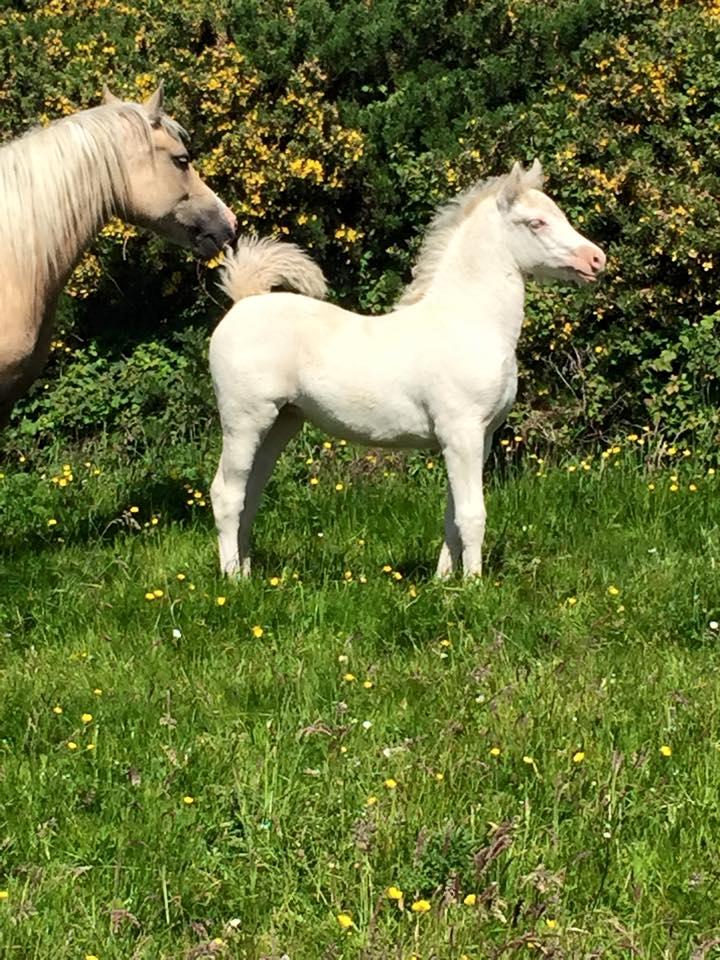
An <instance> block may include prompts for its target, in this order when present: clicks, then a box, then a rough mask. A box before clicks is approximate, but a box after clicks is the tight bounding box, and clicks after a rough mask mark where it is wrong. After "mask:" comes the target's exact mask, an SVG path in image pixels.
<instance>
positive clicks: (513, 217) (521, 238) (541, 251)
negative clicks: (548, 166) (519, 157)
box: [496, 160, 605, 283]
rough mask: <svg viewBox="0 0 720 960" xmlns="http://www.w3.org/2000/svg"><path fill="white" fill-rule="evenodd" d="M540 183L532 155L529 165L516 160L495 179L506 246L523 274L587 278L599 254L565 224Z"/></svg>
mask: <svg viewBox="0 0 720 960" xmlns="http://www.w3.org/2000/svg"><path fill="white" fill-rule="evenodd" d="M542 184H543V174H542V167H541V166H540V162H539V161H538V160H535V162H534V163H533V165H532V167H531V168H530V169H529V170H523V168H522V166H521V165H520V164H519V163H516V164H515V165H514V166H513V168H512V170H511V171H510V173H509V174H508V175H507V177H505V178H504V180H503V181H502V182H501V184H500V187H499V189H498V191H497V195H496V203H497V207H498V210H499V212H500V216H501V220H502V227H503V232H504V235H505V239H506V242H507V246H508V248H509V249H510V251H511V252H512V254H513V256H514V257H515V261H516V263H517V265H518V267H519V268H520V270H521V271H522V272H523V273H524V274H526V275H527V276H532V277H536V278H537V279H552V280H574V281H576V282H577V283H592V282H593V281H594V280H595V279H596V278H597V275H598V274H599V273H600V272H601V271H602V270H603V269H604V267H605V254H604V253H603V252H602V250H601V249H600V247H597V246H596V245H595V244H594V243H591V242H590V241H589V240H587V239H586V238H585V237H583V236H582V234H580V233H578V232H577V230H575V229H574V228H573V227H571V226H570V224H569V223H568V219H567V217H566V216H565V214H564V213H563V212H562V210H561V209H560V208H559V207H558V205H557V204H556V203H553V201H552V200H551V199H550V198H549V197H547V196H546V195H545V194H544V193H543V192H542Z"/></svg>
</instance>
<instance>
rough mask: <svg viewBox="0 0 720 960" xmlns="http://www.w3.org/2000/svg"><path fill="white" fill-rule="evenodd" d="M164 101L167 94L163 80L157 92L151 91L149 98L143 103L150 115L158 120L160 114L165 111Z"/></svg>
mask: <svg viewBox="0 0 720 960" xmlns="http://www.w3.org/2000/svg"><path fill="white" fill-rule="evenodd" d="M164 103H165V95H164V90H163V82H162V80H161V81H160V83H159V84H158V88H157V90H156V91H155V93H151V94H150V96H149V97H148V98H147V100H146V101H145V102H144V103H143V106H144V107H145V109H146V110H147V112H148V114H149V115H150V119H151V120H157V119H158V118H159V116H160V114H161V113H162V112H163V105H164Z"/></svg>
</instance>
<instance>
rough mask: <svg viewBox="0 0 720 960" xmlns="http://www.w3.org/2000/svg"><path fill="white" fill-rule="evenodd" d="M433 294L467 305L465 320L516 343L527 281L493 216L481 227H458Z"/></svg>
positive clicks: (463, 314)
mask: <svg viewBox="0 0 720 960" xmlns="http://www.w3.org/2000/svg"><path fill="white" fill-rule="evenodd" d="M427 298H432V299H434V300H441V301H444V302H445V303H448V304H449V303H452V304H456V305H460V304H462V308H461V311H460V315H461V318H462V319H466V320H467V322H469V323H472V324H473V325H477V324H480V325H482V326H483V327H492V328H494V329H495V330H497V331H498V332H499V333H500V334H501V335H502V336H503V338H505V339H507V340H508V341H509V342H510V343H512V345H513V347H514V346H515V344H516V343H517V341H518V338H519V336H520V330H521V328H522V322H523V312H524V306H525V281H524V279H523V276H522V273H521V272H520V270H519V268H518V266H517V263H516V262H515V259H514V257H513V256H512V255H511V254H510V252H509V251H508V250H507V248H506V247H505V246H504V245H503V243H502V242H501V241H500V239H499V231H498V230H497V229H493V223H492V220H491V222H490V223H488V224H487V226H485V225H483V224H481V225H480V226H479V228H478V227H477V226H475V225H474V224H473V223H472V222H471V221H470V220H468V222H467V223H466V224H465V225H464V226H463V227H461V228H460V229H459V230H457V231H456V233H455V235H454V236H453V237H452V238H451V239H450V242H449V244H448V248H447V250H446V252H445V254H444V256H443V258H442V260H441V261H440V264H439V266H438V269H437V271H436V274H435V276H434V278H433V281H432V283H431V285H430V287H429V289H428V293H427Z"/></svg>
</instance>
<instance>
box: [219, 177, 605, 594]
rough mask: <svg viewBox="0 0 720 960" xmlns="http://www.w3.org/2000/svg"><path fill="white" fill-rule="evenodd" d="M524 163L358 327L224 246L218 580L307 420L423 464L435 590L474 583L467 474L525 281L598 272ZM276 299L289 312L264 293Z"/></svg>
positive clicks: (282, 270) (310, 290) (448, 229)
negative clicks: (438, 488)
mask: <svg viewBox="0 0 720 960" xmlns="http://www.w3.org/2000/svg"><path fill="white" fill-rule="evenodd" d="M541 188H542V170H541V167H540V164H539V163H538V161H535V163H534V164H533V166H532V168H531V169H530V170H528V171H524V170H523V169H522V167H521V166H520V165H519V164H515V166H514V167H513V169H512V171H511V172H510V174H508V175H507V176H505V177H499V178H496V179H492V180H488V181H485V182H482V183H479V184H477V185H476V186H475V187H473V188H472V189H471V190H468V191H466V192H465V193H463V194H461V195H460V196H459V197H458V198H457V199H455V200H454V201H452V202H451V203H450V204H448V205H447V206H446V207H444V208H443V209H441V211H440V212H439V213H438V214H437V216H436V217H435V220H434V221H433V223H432V225H431V227H430V230H429V232H428V235H427V238H426V239H425V242H424V244H423V247H422V249H421V252H420V257H419V260H418V264H417V267H416V268H415V271H414V277H415V279H414V280H413V282H412V283H411V284H410V286H409V287H408V289H407V291H406V293H405V295H404V296H403V298H402V299H401V300H400V302H399V304H398V307H397V308H396V309H395V310H394V311H393V312H391V313H390V314H387V315H385V316H375V317H364V316H358V315H357V314H354V313H350V312H348V311H347V310H343V309H341V308H340V307H337V306H333V305H331V304H328V303H325V302H323V301H321V300H318V299H312V298H313V297H320V296H323V294H324V291H325V284H324V280H323V277H322V274H321V272H320V270H319V269H318V268H317V267H316V266H315V265H314V264H313V263H312V261H311V260H310V259H309V258H308V257H307V256H306V255H305V254H303V253H302V252H301V251H300V250H299V249H298V248H297V247H294V246H292V245H289V244H280V243H273V242H272V241H250V242H245V243H242V244H240V245H239V246H238V248H237V250H236V251H235V253H234V254H233V255H232V256H231V257H229V258H228V260H227V262H226V264H225V266H224V280H223V286H224V289H225V290H226V292H227V293H228V294H229V295H230V296H231V297H232V298H233V299H234V300H240V299H241V298H243V297H247V299H243V301H242V302H241V303H237V304H236V305H235V306H234V307H233V308H232V309H231V310H230V311H229V312H228V313H227V315H226V316H225V317H224V319H223V320H222V321H221V323H220V324H219V326H218V327H217V329H216V330H215V332H214V334H213V337H212V340H211V342H210V369H211V372H212V377H213V383H214V386H215V392H216V394H217V400H218V406H219V410H220V418H221V421H222V431H223V449H222V456H221V458H220V464H219V466H218V470H217V474H216V476H215V479H214V481H213V484H212V505H213V511H214V514H215V522H216V525H217V529H218V534H219V546H220V564H221V567H222V569H223V571H224V572H225V573H226V574H230V575H236V574H239V573H240V574H242V575H245V576H247V575H248V574H249V573H250V529H251V526H252V522H253V519H254V517H255V514H256V512H257V508H258V504H259V501H260V497H261V494H262V491H263V488H264V486H265V484H266V482H267V480H268V478H269V476H270V474H271V472H272V469H273V467H274V465H275V463H276V461H277V459H278V457H279V456H280V454H281V453H282V451H283V449H284V447H285V446H286V444H287V443H288V441H289V440H290V438H291V437H292V436H294V434H296V433H297V431H298V430H299V429H300V427H301V426H302V423H303V421H304V420H306V419H307V420H310V421H311V422H312V423H314V424H316V425H317V426H318V427H320V428H322V429H323V430H325V431H327V432H328V433H330V434H333V435H335V436H341V437H346V438H347V439H349V440H355V441H357V442H359V443H364V444H370V445H372V446H387V447H406V448H408V447H409V448H429V449H433V448H439V449H440V450H441V451H442V453H443V455H444V457H445V462H446V465H447V471H448V479H449V490H448V498H447V510H446V514H445V541H444V543H443V547H442V551H441V554H440V559H439V562H438V566H437V574H438V576H440V577H447V576H449V575H450V574H451V573H452V572H453V570H455V568H456V567H457V566H458V564H459V561H460V559H462V564H463V569H464V572H465V574H466V575H474V574H479V573H480V572H481V569H482V543H483V537H484V533H485V501H484V497H483V464H484V463H485V460H486V459H487V456H488V453H489V451H490V443H491V440H492V436H493V432H494V431H495V429H496V428H497V426H498V425H499V424H500V423H501V422H502V421H503V420H504V418H505V416H506V415H507V413H508V410H509V409H510V407H511V405H512V403H513V400H514V398H515V390H516V384H517V368H516V359H515V350H516V345H517V341H518V337H519V335H520V328H521V326H522V322H523V308H524V293H525V277H528V276H532V277H539V278H551V279H558V280H575V281H578V282H583V283H587V282H591V281H593V280H595V278H596V276H597V275H598V274H599V273H600V271H601V270H602V269H603V267H604V266H605V255H604V254H603V252H602V250H600V249H599V247H596V246H595V245H594V244H593V243H590V242H589V241H588V240H586V239H585V238H584V237H583V236H581V235H580V234H579V233H577V231H576V230H574V229H573V228H572V227H571V226H570V224H569V223H568V221H567V219H566V217H565V215H564V214H563V213H562V211H561V210H560V209H559V208H558V207H557V205H556V204H555V203H553V201H552V200H550V199H549V198H548V197H547V196H545V194H543V193H542V192H541ZM283 282H286V283H289V284H291V285H292V286H294V287H295V288H296V289H298V290H299V291H300V293H301V294H305V296H298V295H297V294H293V293H266V294H264V295H260V296H248V295H249V294H262V293H263V291H269V290H270V289H271V287H272V286H275V285H277V284H280V283H283Z"/></svg>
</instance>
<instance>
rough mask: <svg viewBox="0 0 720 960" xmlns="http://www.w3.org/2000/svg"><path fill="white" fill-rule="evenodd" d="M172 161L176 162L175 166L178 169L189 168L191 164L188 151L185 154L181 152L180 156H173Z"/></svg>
mask: <svg viewBox="0 0 720 960" xmlns="http://www.w3.org/2000/svg"><path fill="white" fill-rule="evenodd" d="M172 162H173V163H174V164H175V166H176V167H177V168H178V169H180V170H187V168H188V167H189V166H190V157H189V156H188V155H187V154H186V153H184V154H181V155H180V156H177V157H173V158H172Z"/></svg>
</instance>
